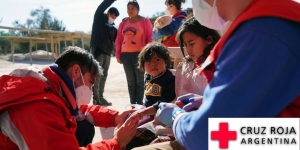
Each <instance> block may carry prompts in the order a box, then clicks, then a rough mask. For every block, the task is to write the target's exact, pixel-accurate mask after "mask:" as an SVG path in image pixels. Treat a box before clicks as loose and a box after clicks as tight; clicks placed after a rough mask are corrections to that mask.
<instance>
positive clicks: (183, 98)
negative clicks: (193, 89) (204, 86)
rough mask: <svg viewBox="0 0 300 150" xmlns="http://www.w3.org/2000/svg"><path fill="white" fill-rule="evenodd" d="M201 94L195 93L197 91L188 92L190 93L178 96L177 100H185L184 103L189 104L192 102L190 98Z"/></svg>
mask: <svg viewBox="0 0 300 150" xmlns="http://www.w3.org/2000/svg"><path fill="white" fill-rule="evenodd" d="M200 96H201V95H198V94H195V93H188V94H185V95H181V96H179V97H177V100H179V101H181V102H183V103H184V104H188V103H189V102H190V101H189V99H190V98H193V97H200Z"/></svg>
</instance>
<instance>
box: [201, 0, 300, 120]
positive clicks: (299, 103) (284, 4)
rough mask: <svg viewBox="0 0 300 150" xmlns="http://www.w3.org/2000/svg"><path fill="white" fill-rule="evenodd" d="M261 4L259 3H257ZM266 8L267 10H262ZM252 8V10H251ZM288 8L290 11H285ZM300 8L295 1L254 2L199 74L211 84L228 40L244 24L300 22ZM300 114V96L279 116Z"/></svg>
mask: <svg viewBox="0 0 300 150" xmlns="http://www.w3.org/2000/svg"><path fill="white" fill-rule="evenodd" d="M257 2H259V3H257ZM270 5H272V7H270ZM262 7H265V8H266V9H261V8H262ZM249 8H251V9H249ZM283 8H288V9H283ZM299 9H300V7H299V4H298V3H297V2H295V1H293V0H253V2H252V3H251V4H249V6H248V7H247V8H246V9H245V10H244V12H243V15H241V16H238V17H237V18H236V20H235V21H234V22H233V24H232V25H231V26H230V28H229V29H228V31H227V32H226V33H225V34H224V36H223V37H222V38H221V39H220V40H219V42H218V43H217V44H216V46H215V47H214V49H213V50H212V51H211V53H210V55H209V56H208V58H207V59H206V61H205V62H204V63H203V65H202V66H201V69H200V70H199V72H198V74H199V75H200V74H201V73H203V74H204V76H205V77H206V79H207V81H208V82H210V81H211V80H212V78H213V74H214V72H215V70H216V68H215V63H216V61H217V59H218V57H219V55H220V54H221V51H222V48H223V46H224V45H225V43H226V41H227V39H228V38H229V37H230V35H231V34H232V33H233V32H234V31H235V29H236V28H237V27H238V26H239V25H240V24H241V23H243V22H245V21H248V20H250V19H253V18H258V17H278V18H283V19H286V20H291V21H295V22H300V17H299V16H300V11H299ZM299 113H300V95H299V96H298V97H297V98H296V99H295V100H294V101H293V102H292V103H291V104H290V105H289V106H287V107H286V108H285V109H284V110H282V111H281V113H280V114H278V117H299Z"/></svg>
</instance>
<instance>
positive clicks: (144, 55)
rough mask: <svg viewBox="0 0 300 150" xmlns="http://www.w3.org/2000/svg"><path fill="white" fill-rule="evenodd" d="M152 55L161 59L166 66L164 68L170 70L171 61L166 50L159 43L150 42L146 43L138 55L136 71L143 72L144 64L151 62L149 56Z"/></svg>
mask: <svg viewBox="0 0 300 150" xmlns="http://www.w3.org/2000/svg"><path fill="white" fill-rule="evenodd" d="M153 54H156V55H157V56H158V57H159V58H162V59H163V60H164V61H165V63H166V65H167V67H166V68H170V63H171V60H170V54H169V51H168V49H167V48H166V47H165V46H164V45H163V44H161V43H158V42H152V43H148V44H147V45H146V46H145V47H144V48H143V49H142V51H141V52H140V53H139V56H138V69H140V70H141V71H145V67H144V64H145V62H146V61H150V60H151V56H152V55H153Z"/></svg>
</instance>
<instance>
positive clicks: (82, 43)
mask: <svg viewBox="0 0 300 150" xmlns="http://www.w3.org/2000/svg"><path fill="white" fill-rule="evenodd" d="M81 45H82V49H84V42H83V35H82V34H81Z"/></svg>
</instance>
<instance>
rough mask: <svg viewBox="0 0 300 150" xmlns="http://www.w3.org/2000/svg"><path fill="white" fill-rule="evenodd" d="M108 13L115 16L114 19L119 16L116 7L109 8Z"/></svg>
mask: <svg viewBox="0 0 300 150" xmlns="http://www.w3.org/2000/svg"><path fill="white" fill-rule="evenodd" d="M108 12H109V13H110V14H115V15H116V17H118V16H119V15H120V13H119V11H118V9H117V8H116V7H110V8H109V9H108Z"/></svg>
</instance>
